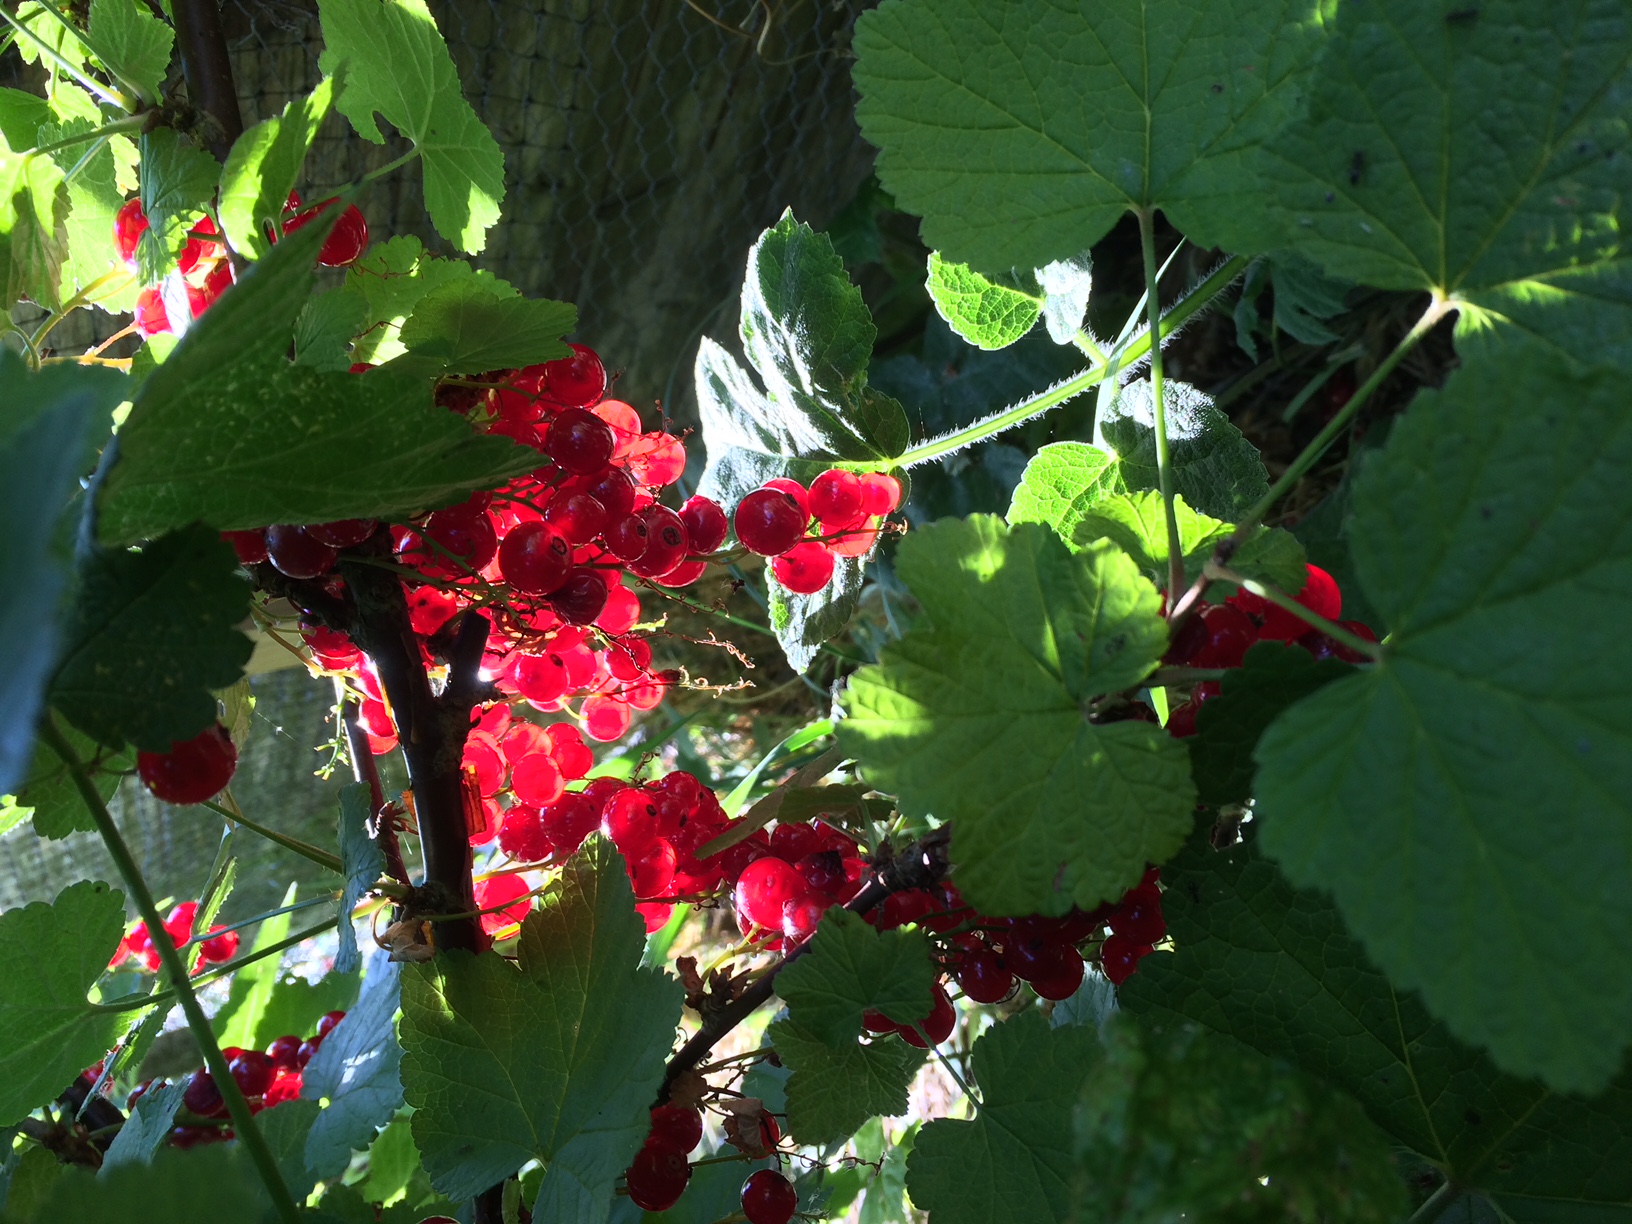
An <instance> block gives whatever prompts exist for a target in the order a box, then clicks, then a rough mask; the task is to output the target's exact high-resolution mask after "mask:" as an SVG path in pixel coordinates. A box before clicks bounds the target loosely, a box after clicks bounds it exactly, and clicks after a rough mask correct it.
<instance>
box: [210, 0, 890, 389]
mask: <svg viewBox="0 0 1632 1224" xmlns="http://www.w3.org/2000/svg"><path fill="white" fill-rule="evenodd" d="M866 7H869V4H868V3H867V2H865V0H836V2H834V0H432V8H433V11H434V12H435V14H436V17H437V21H438V24H439V25H440V27H441V29H442V32H443V34H444V36H445V37H446V38H447V40H448V45H449V47H450V48H451V49H452V51H453V56H454V60H455V62H456V63H457V65H458V68H459V76H460V80H461V81H462V82H463V83H464V87H465V92H466V96H467V97H468V98H469V99H470V100H471V103H472V104H473V105H474V106H475V107H476V110H477V113H478V114H480V115H481V117H482V119H483V120H484V121H485V122H486V123H487V124H488V126H489V127H490V128H491V129H492V131H493V134H494V136H495V137H496V138H497V139H498V141H499V144H500V145H501V146H502V147H503V149H504V154H505V180H506V183H505V186H506V197H505V201H504V216H503V219H502V220H501V221H500V222H499V224H498V225H497V226H496V227H494V229H493V230H492V231H491V232H490V233H489V235H488V241H487V247H486V249H485V250H484V251H483V252H482V254H481V255H480V256H479V257H478V260H477V262H478V263H480V264H481V265H482V266H484V267H486V268H488V269H490V270H491V271H493V272H494V273H496V274H497V275H499V276H502V277H504V278H505V279H506V280H508V281H510V282H511V283H513V284H515V285H516V286H517V287H518V288H519V289H521V290H522V291H523V292H524V293H528V294H533V295H542V296H549V297H557V298H562V299H564V300H566V301H570V302H575V303H576V304H577V305H578V308H579V311H580V326H579V330H578V335H579V336H580V337H581V338H582V339H583V340H584V341H585V342H586V343H589V344H591V345H594V346H595V347H597V348H598V349H600V350H601V351H602V353H603V354H604V355H605V357H606V358H607V361H608V364H609V366H611V367H612V368H614V369H622V370H623V371H625V378H624V381H623V383H622V384H621V385H620V388H619V393H620V395H622V396H623V398H626V399H630V400H631V401H632V402H634V403H636V404H637V405H638V406H640V407H642V408H646V407H649V406H650V404H651V401H652V400H653V399H654V398H656V397H663V398H665V399H674V398H675V397H676V396H677V395H678V394H679V393H681V392H683V390H684V388H685V387H686V385H687V383H688V382H689V378H688V377H687V376H688V375H689V371H690V365H691V359H692V354H693V353H694V352H695V346H696V341H697V337H698V336H699V335H701V334H702V333H703V331H704V330H709V331H712V332H713V333H714V334H716V335H723V334H724V333H728V332H730V331H732V330H733V328H732V319H733V318H734V306H733V303H734V301H735V298H736V292H737V287H738V284H739V281H740V277H741V272H742V268H743V262H744V257H745V255H746V252H747V247H748V244H749V243H750V242H751V241H752V240H753V238H754V237H755V235H756V234H757V233H758V232H759V230H760V229H762V228H763V227H765V226H766V225H769V224H770V223H771V222H773V221H774V220H775V219H776V217H777V216H778V215H779V214H780V213H781V211H782V209H783V208H785V207H790V206H791V207H792V208H793V209H794V211H795V213H796V214H797V215H799V216H800V217H801V218H804V219H808V220H811V221H812V222H814V223H816V224H821V223H822V222H824V221H826V220H827V219H828V218H829V217H831V216H832V215H833V213H834V212H836V211H837V210H838V209H839V208H841V207H842V206H843V205H844V204H845V203H846V202H847V201H848V200H849V199H850V197H851V196H852V194H853V193H854V191H855V189H856V187H857V185H858V184H859V183H860V182H861V181H862V180H863V179H864V178H865V176H866V174H867V172H868V169H869V167H870V165H871V161H872V155H871V152H870V150H869V149H868V148H867V147H866V146H865V145H864V144H863V143H862V141H861V139H860V136H859V133H858V132H857V130H856V126H855V120H854V115H853V101H852V96H851V86H850V64H849V60H850V51H849V44H850V34H851V30H852V28H853V26H854V22H855V18H856V16H857V15H858V13H859V12H860V11H861V10H862V9H864V8H866ZM226 12H227V17H228V30H229V36H230V37H231V39H232V42H233V64H234V69H235V71H236V73H237V79H238V92H239V96H240V98H241V99H242V100H243V104H244V108H245V113H244V120H245V122H246V123H252V122H255V121H257V120H259V119H262V118H265V117H266V116H267V115H269V114H271V113H273V112H274V111H276V110H277V109H279V108H281V107H282V106H283V105H284V103H285V102H287V101H288V100H289V99H290V98H291V97H293V96H295V95H297V94H299V93H303V92H305V91H307V90H309V89H311V88H312V86H313V85H315V84H316V82H317V79H318V74H317V56H316V52H317V50H318V48H319V47H320V46H321V39H320V34H319V31H318V23H317V13H316V6H315V4H311V3H304V2H301V0H228V8H227V10H226ZM397 152H398V150H396V149H393V148H391V147H389V146H387V147H385V148H379V147H375V146H372V145H368V144H365V143H363V142H361V141H359V140H358V139H357V138H356V137H355V136H354V135H353V134H352V133H351V132H350V130H349V127H348V126H347V124H346V122H345V120H344V119H342V118H340V117H339V116H338V115H333V116H331V117H330V119H329V122H328V123H327V124H326V125H325V127H324V129H323V132H322V133H321V135H320V136H319V138H318V141H317V144H316V145H315V146H314V148H313V151H312V155H311V157H310V159H309V161H308V163H307V172H306V183H307V186H308V187H309V190H310V194H313V195H318V194H320V193H322V192H324V191H325V190H328V189H331V188H334V187H337V186H339V185H341V184H343V183H345V182H347V181H350V180H353V179H355V178H356V177H357V176H358V175H359V174H361V173H363V172H365V171H366V170H368V169H371V168H373V167H375V166H378V165H381V164H384V163H385V162H386V161H388V160H390V158H392V157H394V156H396V153H397ZM365 212H366V213H367V214H368V219H369V223H370V226H371V227H372V229H373V231H374V233H375V234H376V235H380V236H384V235H388V234H400V233H413V234H417V235H419V236H420V237H421V238H423V239H425V240H426V241H427V242H428V243H434V242H436V238H435V235H434V233H433V232H432V231H431V229H430V226H429V224H428V222H427V219H426V217H425V213H424V208H423V205H422V202H421V200H420V196H419V181H418V175H417V172H416V171H414V170H412V169H409V170H405V171H402V172H399V173H398V174H396V175H393V176H392V177H391V179H390V180H389V181H387V182H384V183H382V184H380V185H379V186H378V187H377V188H376V189H375V190H374V191H373V192H372V193H371V195H370V197H369V199H368V200H367V201H366V203H365ZM674 406H675V407H678V405H674Z"/></svg>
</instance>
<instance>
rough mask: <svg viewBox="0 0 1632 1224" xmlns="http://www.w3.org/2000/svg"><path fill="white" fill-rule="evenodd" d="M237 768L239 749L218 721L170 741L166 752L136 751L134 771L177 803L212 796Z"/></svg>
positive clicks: (160, 794)
mask: <svg viewBox="0 0 1632 1224" xmlns="http://www.w3.org/2000/svg"><path fill="white" fill-rule="evenodd" d="M237 768H238V749H237V748H236V747H234V746H233V742H232V737H231V736H229V735H228V734H227V729H226V728H225V727H223V726H222V725H221V724H220V723H216V724H215V725H214V726H213V727H206V728H205V729H204V730H203V731H200V732H199V733H198V734H197V735H195V736H193V738H192V739H190V740H183V741H181V742H179V743H173V744H171V745H170V751H169V752H138V753H137V754H136V772H137V774H138V775H139V776H140V777H141V779H142V782H143V784H144V785H145V786H146V787H147V789H148V790H150V791H152V792H153V794H154V795H156V796H157V797H158V798H160V799H163V800H164V801H165V802H166V803H174V804H176V805H178V806H185V805H186V804H189V803H203V802H204V800H206V799H209V798H211V797H213V796H214V795H216V794H217V793H218V792H219V791H220V790H221V788H222V787H224V786H225V785H226V784H227V783H228V782H230V781H232V774H233V771H234V770H235V769H237Z"/></svg>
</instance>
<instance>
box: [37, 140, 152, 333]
mask: <svg viewBox="0 0 1632 1224" xmlns="http://www.w3.org/2000/svg"><path fill="white" fill-rule="evenodd" d="M93 127H95V123H94V122H93V121H92V120H90V119H70V120H68V121H67V122H65V123H60V124H59V123H47V124H44V125H42V126H41V128H40V143H41V144H49V143H53V142H55V141H57V140H61V139H64V138H66V137H68V136H71V135H78V134H82V133H84V132H88V131H90V130H91V129H92V128H93ZM51 158H52V160H53V161H55V162H56V164H57V167H58V169H60V170H61V171H62V172H63V174H64V176H66V175H67V173H68V172H69V171H70V170H73V169H74V168H75V167H76V166H78V167H79V168H78V171H77V173H75V174H74V177H73V178H72V179H70V180H68V225H67V230H66V234H67V243H68V255H67V258H66V260H65V261H64V262H63V265H62V284H61V292H62V294H63V296H64V297H69V296H72V295H73V294H75V293H81V292H84V291H86V290H88V289H90V287H91V285H92V284H93V283H95V282H96V281H98V280H100V279H101V278H102V277H104V276H107V275H108V274H109V273H117V275H118V279H117V280H116V281H111V282H109V283H108V284H106V285H102V286H99V287H98V288H97V289H96V290H95V291H94V292H92V293H90V294H89V295H88V296H89V297H90V299H91V300H94V301H95V302H96V304H97V305H98V306H100V307H101V308H102V309H103V310H106V311H108V312H109V313H110V314H112V313H117V312H119V311H123V310H131V309H134V308H135V305H136V292H137V285H136V278H135V277H134V276H132V275H130V274H129V273H128V272H126V271H125V270H124V268H123V265H121V264H120V262H119V256H118V252H117V251H116V249H115V248H114V245H113V218H114V214H115V213H117V212H118V211H119V208H120V206H121V205H122V204H123V203H124V202H125V197H124V195H123V194H122V193H121V192H120V190H119V185H118V182H117V181H116V179H117V167H116V166H115V163H114V156H113V148H112V146H111V145H110V144H106V143H104V144H103V145H102V146H101V147H100V148H96V149H93V147H92V145H91V144H89V143H86V144H78V145H70V146H68V147H67V148H65V149H58V150H57V151H56V152H55V153H53V154H51ZM82 158H85V159H86V160H85V161H84V163H83V164H81V159H82Z"/></svg>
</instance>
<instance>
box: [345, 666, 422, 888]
mask: <svg viewBox="0 0 1632 1224" xmlns="http://www.w3.org/2000/svg"><path fill="white" fill-rule="evenodd" d="M340 722H341V725H342V726H344V727H345V729H346V752H347V753H349V754H350V756H351V773H352V776H353V777H355V778H356V779H357V781H359V782H361V783H364V784H365V785H366V786H367V787H368V808H369V811H370V812H371V813H372V814H373V824H374V842H375V844H376V845H378V846H379V848H380V853H381V854H383V855H385V870H386V873H387V874H388V875H390V877H391V878H392V879H393V880H395V881H397V882H398V883H399V884H408V883H411V881H410V880H409V879H408V868H407V867H406V866H404V864H403V861H402V845H401V843H400V842H399V841H398V840H397V823H396V821H395V819H393V817H392V814H391V813H390V812H388V811H387V810H386V808H387V806H388V805H387V804H386V801H385V788H384V787H383V786H381V785H380V771H379V768H378V767H377V766H376V765H375V764H374V750H373V749H372V748H370V747H369V743H368V732H367V731H365V730H364V729H363V724H362V720H361V719H360V718H359V717H358V705H357V699H356V698H355V697H346V698H344V699H343V700H342V701H341V702H340Z"/></svg>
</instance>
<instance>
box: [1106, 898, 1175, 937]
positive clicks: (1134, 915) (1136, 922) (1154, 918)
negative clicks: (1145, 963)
mask: <svg viewBox="0 0 1632 1224" xmlns="http://www.w3.org/2000/svg"><path fill="white" fill-rule="evenodd" d="M1110 922H1111V930H1112V931H1114V932H1115V933H1116V934H1118V935H1123V936H1126V937H1127V938H1128V939H1130V940H1132V941H1133V942H1134V943H1136V944H1153V943H1155V942H1156V941H1157V940H1159V939H1161V938H1162V936H1164V935H1166V934H1167V923H1166V922H1165V921H1163V919H1162V891H1161V889H1159V888H1157V887H1156V885H1154V884H1141V885H1139V886H1138V887H1137V888H1135V889H1133V890H1132V891H1131V892H1129V893H1128V895H1127V896H1125V897H1123V898H1122V900H1121V902H1120V903H1118V905H1117V907H1116V908H1115V909H1114V910H1112V911H1111V919H1110Z"/></svg>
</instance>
